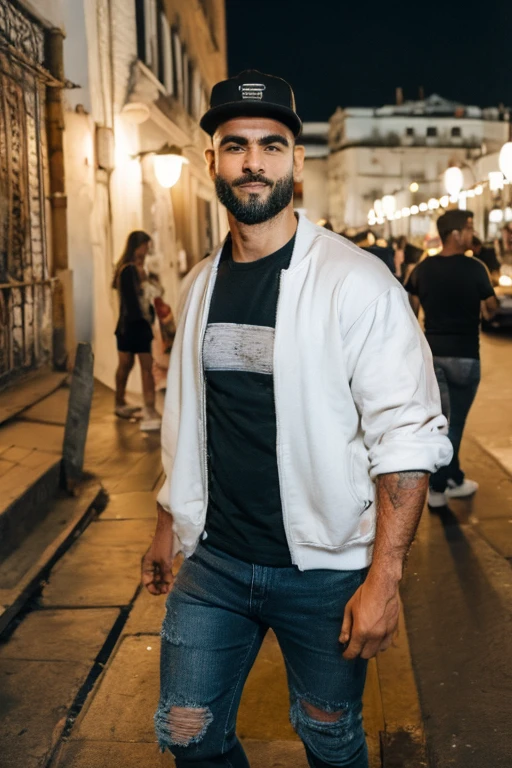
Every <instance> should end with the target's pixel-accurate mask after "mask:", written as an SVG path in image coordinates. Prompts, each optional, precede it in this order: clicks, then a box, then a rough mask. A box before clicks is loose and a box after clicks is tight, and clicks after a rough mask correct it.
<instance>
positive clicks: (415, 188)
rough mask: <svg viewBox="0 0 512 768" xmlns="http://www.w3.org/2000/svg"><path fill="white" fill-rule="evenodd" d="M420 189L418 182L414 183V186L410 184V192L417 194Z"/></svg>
mask: <svg viewBox="0 0 512 768" xmlns="http://www.w3.org/2000/svg"><path fill="white" fill-rule="evenodd" d="M419 188H420V185H419V184H418V182H417V181H413V182H412V184H410V186H409V191H410V192H417V191H418V189H419Z"/></svg>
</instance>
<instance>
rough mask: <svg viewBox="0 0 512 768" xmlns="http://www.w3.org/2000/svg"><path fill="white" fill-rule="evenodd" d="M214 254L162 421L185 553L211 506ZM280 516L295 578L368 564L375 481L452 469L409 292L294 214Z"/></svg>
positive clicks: (198, 279)
mask: <svg viewBox="0 0 512 768" xmlns="http://www.w3.org/2000/svg"><path fill="white" fill-rule="evenodd" d="M220 255H221V249H220V250H219V251H218V252H217V253H216V254H215V255H212V256H210V257H208V258H207V259H204V260H203V261H202V262H200V263H199V264H197V265H196V267H195V268H194V269H193V270H192V272H191V273H190V275H189V276H188V278H187V280H186V285H184V291H183V293H182V305H181V308H180V310H181V311H180V310H179V311H178V317H179V322H178V328H177V333H176V338H175V342H174V347H173V350H172V354H171V361H170V367H169V375H168V384H167V396H166V401H165V410H164V415H163V422H162V454H163V459H162V460H163V466H164V471H165V474H166V481H165V483H164V485H163V487H162V489H161V491H160V493H159V496H158V501H159V502H160V504H161V505H162V506H163V507H164V508H165V509H166V510H167V511H169V512H170V513H171V514H172V516H173V528H174V532H175V534H176V536H177V539H178V541H177V543H176V549H181V550H182V551H183V552H184V554H185V556H190V555H191V554H192V552H193V551H194V549H195V547H196V545H197V543H198V541H199V539H200V538H201V537H202V536H203V537H204V535H205V534H204V527H205V520H206V510H207V506H208V468H207V453H206V402H205V383H204V376H203V365H202V346H203V338H204V334H205V330H206V325H207V320H208V311H209V306H210V300H211V295H212V290H213V286H214V282H215V278H216V274H217V267H218V263H219V259H220ZM274 389H275V403H276V421H277V446H276V448H277V462H278V470H279V481H280V489H281V502H282V509H283V521H284V528H285V532H286V537H287V541H288V546H289V548H290V553H291V558H292V561H293V563H295V564H296V565H297V566H298V568H299V569H301V570H308V569H313V568H330V569H335V570H351V569H359V568H363V567H365V566H367V565H369V563H370V562H371V556H372V545H373V540H374V537H375V519H376V510H375V504H374V484H373V480H374V479H375V478H376V477H377V476H378V475H380V474H384V473H388V472H400V471H406V470H426V471H429V472H435V471H436V469H438V468H439V467H440V466H443V465H445V464H448V463H449V461H450V459H451V456H452V447H451V443H450V442H449V440H448V438H447V437H446V419H445V418H444V416H442V414H441V407H440V398H439V389H438V386H437V382H436V379H435V375H434V370H433V365H432V356H431V353H430V349H429V347H428V345H427V343H426V341H425V338H424V336H423V334H422V332H421V330H420V328H419V326H418V323H417V321H416V318H415V317H414V314H413V312H412V311H411V309H410V307H409V302H408V298H407V295H406V293H405V291H404V290H403V288H402V287H401V286H400V285H399V283H398V282H397V281H396V280H395V278H394V277H393V275H392V274H391V273H390V271H389V270H388V268H387V267H386V266H385V265H384V264H382V262H380V261H379V259H377V258H376V257H375V256H373V255H371V254H368V253H366V252H365V251H362V250H361V249H359V248H357V247H356V246H354V245H353V244H352V243H350V242H348V241H347V240H345V239H344V238H342V237H340V236H338V235H335V234H333V233H332V232H329V231H327V230H326V229H323V228H321V227H317V226H315V225H314V224H311V223H310V222H309V221H308V220H307V219H306V218H305V217H302V216H301V217H300V218H299V224H298V229H297V236H296V239H295V247H294V251H293V255H292V259H291V263H290V266H289V268H288V269H287V270H283V272H282V273H281V283H280V292H279V299H278V307H277V316H276V326H275V346H274Z"/></svg>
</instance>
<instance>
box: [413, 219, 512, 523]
mask: <svg viewBox="0 0 512 768" xmlns="http://www.w3.org/2000/svg"><path fill="white" fill-rule="evenodd" d="M437 228H438V231H439V236H440V238H441V241H442V243H443V249H442V251H441V253H440V254H439V255H437V256H430V257H428V258H427V259H425V260H424V261H422V262H421V263H420V264H418V266H417V267H416V268H415V269H414V270H413V272H412V273H411V276H410V278H409V281H408V282H407V284H406V286H405V287H406V290H407V291H408V292H409V294H410V300H411V305H412V307H413V309H414V311H415V313H416V315H418V312H419V308H420V305H421V307H423V311H424V313H425V335H426V337H427V341H428V343H429V345H430V348H431V350H432V354H433V356H434V370H435V373H436V377H437V380H438V383H439V389H440V392H441V402H442V405H443V413H444V414H445V416H447V418H448V419H449V431H448V436H449V438H450V440H451V443H452V445H453V459H452V461H451V463H450V464H449V465H448V466H445V467H442V468H441V469H440V470H439V471H438V472H436V473H435V474H434V475H432V476H431V478H430V490H429V496H428V503H429V506H430V507H434V508H437V507H444V506H446V504H447V501H448V499H449V498H457V497H465V496H471V495H472V494H473V493H475V491H477V490H478V483H476V482H475V481H474V480H469V479H468V478H466V477H465V476H464V472H463V471H462V470H461V468H460V464H459V448H460V444H461V440H462V433H463V431H464V425H465V423H466V418H467V416H468V413H469V409H470V408H471V404H472V402H473V400H474V398H475V395H476V391H477V389H478V384H479V382H480V350H479V330H480V328H479V326H480V316H481V315H483V316H484V318H485V319H486V320H490V319H492V317H493V316H494V314H495V313H496V310H497V308H498V302H497V299H496V296H495V293H494V290H493V287H492V285H491V282H490V279H489V273H488V271H487V269H486V268H485V267H484V265H483V264H481V262H480V261H478V260H477V259H474V258H471V257H467V256H465V255H464V254H465V252H466V251H467V250H469V249H471V247H472V242H473V214H472V213H471V211H461V210H453V211H447V212H446V213H445V214H443V216H441V217H440V218H439V219H438V221H437Z"/></svg>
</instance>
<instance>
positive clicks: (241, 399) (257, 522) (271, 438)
mask: <svg viewBox="0 0 512 768" xmlns="http://www.w3.org/2000/svg"><path fill="white" fill-rule="evenodd" d="M294 242H295V237H293V238H292V240H290V241H289V242H288V243H287V244H286V245H285V246H284V247H283V248H281V249H280V250H279V251H276V253H273V254H271V255H270V256H266V257H265V258H263V259H259V260H258V261H253V262H249V263H247V262H244V263H240V262H235V261H233V258H232V253H231V240H230V239H228V240H227V241H226V244H225V246H224V249H223V252H222V256H221V260H220V263H219V270H218V274H217V279H216V281H215V286H214V290H213V295H212V301H211V305H210V312H209V316H208V326H207V329H206V335H205V339H204V345H203V365H204V372H205V378H206V410H207V436H208V469H209V499H208V514H207V519H206V532H207V539H206V542H205V543H206V544H211V545H212V546H214V547H216V548H218V549H220V550H223V551H224V552H227V553H228V554H231V555H233V556H234V557H238V558H239V559H241V560H246V561H247V562H251V563H255V564H258V565H270V566H288V565H291V559H290V552H289V549H288V544H287V541H286V535H285V531H284V525H283V514H282V507H281V495H280V489H279V475H278V470H277V455H276V412H275V403H274V378H273V355H274V328H275V321H276V311H277V300H278V295H279V282H280V275H281V270H283V269H287V268H288V266H289V264H290V259H291V257H292V252H293V246H294Z"/></svg>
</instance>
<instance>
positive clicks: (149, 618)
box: [123, 589, 167, 635]
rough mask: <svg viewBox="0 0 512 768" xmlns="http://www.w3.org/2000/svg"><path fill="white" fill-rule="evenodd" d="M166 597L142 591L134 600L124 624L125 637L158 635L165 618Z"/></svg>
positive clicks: (145, 590)
mask: <svg viewBox="0 0 512 768" xmlns="http://www.w3.org/2000/svg"><path fill="white" fill-rule="evenodd" d="M166 599H167V595H150V594H149V592H148V591H147V589H143V590H142V591H141V593H140V594H139V595H137V598H136V600H135V603H134V605H133V608H132V610H131V612H130V615H129V617H128V621H127V622H126V624H125V627H124V630H123V634H125V635H140V634H144V635H159V634H160V630H161V629H162V622H163V620H164V616H165V601H166Z"/></svg>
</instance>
